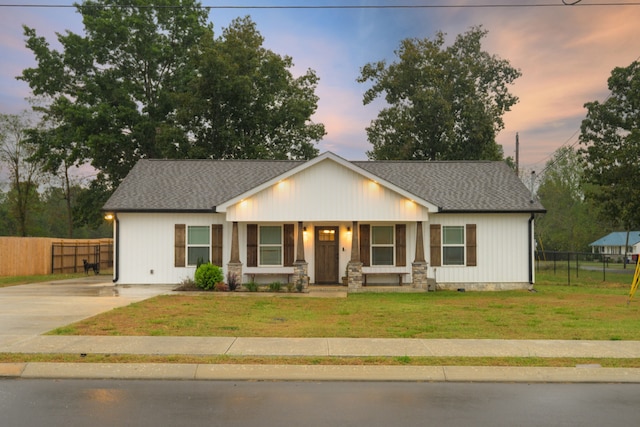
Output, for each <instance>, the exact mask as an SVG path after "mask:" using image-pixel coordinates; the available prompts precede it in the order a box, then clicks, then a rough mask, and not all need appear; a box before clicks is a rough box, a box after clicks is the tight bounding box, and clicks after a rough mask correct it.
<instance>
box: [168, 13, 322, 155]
mask: <svg viewBox="0 0 640 427" xmlns="http://www.w3.org/2000/svg"><path fill="white" fill-rule="evenodd" d="M263 43H264V38H263V37H262V35H260V33H259V32H258V30H257V29H256V24H255V23H254V22H253V21H251V19H250V18H249V17H245V18H238V19H235V20H234V21H233V22H231V24H230V25H229V27H227V28H226V29H224V30H223V32H222V36H220V37H218V38H216V39H214V38H213V33H211V34H209V35H208V36H206V37H203V39H202V42H201V44H200V49H199V51H198V54H197V55H195V56H194V57H192V62H191V64H192V65H191V66H192V67H193V69H195V70H199V73H197V74H196V73H194V74H193V75H192V77H193V78H192V79H191V80H190V81H189V86H188V88H187V91H186V92H185V93H184V94H183V96H182V97H181V100H182V102H183V104H182V105H181V107H183V109H182V111H181V112H180V115H179V117H180V119H181V120H182V121H183V123H184V124H185V126H186V127H188V128H189V130H190V131H191V132H192V134H193V135H194V136H195V141H194V142H193V144H192V146H191V147H190V148H189V151H188V152H189V157H192V158H202V157H205V158H208V157H213V158H221V159H256V158H268V159H289V158H292V159H311V158H313V157H315V156H316V155H317V154H318V150H317V149H316V148H315V147H314V146H313V144H312V141H318V140H320V139H322V137H323V136H324V134H325V130H324V125H322V124H315V123H312V122H311V121H310V120H311V116H312V115H313V114H314V112H315V111H316V108H317V102H318V97H317V96H316V95H315V93H314V92H315V89H316V86H317V84H318V80H319V79H318V77H317V76H316V74H315V72H314V71H312V70H307V72H306V74H304V75H302V76H300V77H297V78H294V77H293V75H292V74H291V71H290V69H291V68H292V67H293V61H292V59H291V58H290V57H288V56H280V55H278V54H276V53H274V52H272V51H271V50H268V49H265V48H264V47H263Z"/></svg>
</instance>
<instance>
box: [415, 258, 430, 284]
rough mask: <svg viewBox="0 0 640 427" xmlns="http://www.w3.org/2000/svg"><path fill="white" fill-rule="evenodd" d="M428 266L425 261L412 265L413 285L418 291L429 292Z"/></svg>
mask: <svg viewBox="0 0 640 427" xmlns="http://www.w3.org/2000/svg"><path fill="white" fill-rule="evenodd" d="M428 265H429V264H427V263H426V262H424V261H418V262H413V263H412V264H411V284H412V286H413V287H414V288H416V289H424V290H425V291H426V290H428V284H427V267H428Z"/></svg>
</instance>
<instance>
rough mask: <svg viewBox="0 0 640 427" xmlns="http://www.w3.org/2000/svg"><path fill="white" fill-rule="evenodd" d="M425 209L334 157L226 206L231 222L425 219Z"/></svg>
mask: <svg viewBox="0 0 640 427" xmlns="http://www.w3.org/2000/svg"><path fill="white" fill-rule="evenodd" d="M427 218H428V209H427V208H425V207H423V206H420V205H418V204H416V203H415V202H412V201H411V200H409V199H407V198H406V197H403V196H401V195H399V194H398V193H396V192H395V191H392V190H389V189H387V188H385V187H383V186H382V185H380V184H377V183H375V182H374V181H371V180H370V179H368V178H366V177H364V176H362V175H359V174H357V173H356V172H353V171H351V170H349V169H346V168H345V167H343V166H342V165H339V164H337V163H335V162H333V161H329V160H325V161H323V162H320V163H318V164H317V165H315V166H314V167H313V168H309V169H305V170H303V171H301V172H300V173H298V174H296V175H294V176H292V177H290V178H288V179H285V180H283V181H281V182H279V183H277V184H275V185H273V186H272V187H270V188H267V189H265V190H263V191H261V192H259V193H258V194H256V195H255V196H253V197H250V198H247V199H246V200H243V201H241V202H239V203H237V204H236V205H235V206H231V207H229V208H228V209H227V219H228V220H229V221H239V222H256V221H280V222H282V221H284V222H287V221H302V220H304V221H350V220H358V221H365V222H366V221H398V222H403V221H426V220H427Z"/></svg>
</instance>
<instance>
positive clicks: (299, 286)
mask: <svg viewBox="0 0 640 427" xmlns="http://www.w3.org/2000/svg"><path fill="white" fill-rule="evenodd" d="M296 289H297V290H298V292H302V290H303V289H304V281H303V280H302V279H300V280H298V283H296Z"/></svg>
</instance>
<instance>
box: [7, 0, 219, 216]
mask: <svg viewBox="0 0 640 427" xmlns="http://www.w3.org/2000/svg"><path fill="white" fill-rule="evenodd" d="M77 9H78V12H79V13H80V14H81V15H82V19H83V24H84V35H83V36H82V35H78V34H74V33H72V32H69V31H67V32H66V33H65V34H57V39H58V42H59V43H60V45H61V46H62V51H56V50H54V49H51V48H50V46H49V43H48V42H47V41H46V39H44V38H43V37H39V36H38V35H37V34H36V31H35V30H34V29H33V28H28V27H24V34H25V36H26V43H27V47H28V48H29V49H30V50H31V51H32V52H33V53H34V55H35V58H36V62H37V67H35V68H28V69H25V70H24V71H23V73H22V75H21V76H20V77H19V78H20V79H22V80H24V81H26V82H27V83H28V84H29V86H30V87H31V90H32V92H33V94H34V95H36V96H40V97H46V98H48V99H50V100H51V102H50V105H49V106H48V107H44V108H42V111H43V112H44V113H45V118H46V119H47V120H48V121H49V122H50V123H55V127H54V128H53V129H49V130H48V131H47V132H46V134H45V135H42V136H41V137H40V138H34V139H35V140H36V141H39V142H42V143H43V147H44V149H43V150H40V153H41V155H43V156H46V153H47V151H48V148H49V147H54V148H55V150H56V153H57V154H56V157H57V158H58V159H59V161H60V162H65V163H66V164H67V165H73V164H80V163H83V162H85V161H90V162H91V164H92V165H93V166H94V167H95V168H96V169H97V170H98V171H99V174H98V177H97V179H98V180H100V181H102V183H101V185H99V186H98V188H105V189H106V190H107V191H111V190H112V189H113V188H114V187H115V186H116V185H118V183H119V182H120V181H121V180H122V179H123V178H124V177H125V175H126V174H127V173H128V172H129V170H130V169H131V168H132V167H133V165H134V164H135V163H136V161H137V160H138V159H140V158H144V157H154V158H163V157H169V158H171V157H176V156H178V155H179V154H178V153H179V152H180V147H181V146H182V145H183V144H185V143H186V142H187V137H186V135H185V132H184V131H183V129H182V128H181V127H180V126H179V125H177V124H176V122H175V115H176V107H175V102H176V99H175V94H176V92H177V91H178V90H179V88H182V86H183V85H184V84H185V81H186V78H187V77H188V75H189V74H190V73H191V72H192V71H191V70H190V69H189V67H188V66H187V63H188V60H189V57H190V51H191V50H192V49H195V48H196V47H197V46H198V42H199V40H200V38H201V37H202V35H203V34H205V33H206V32H207V31H208V30H209V29H210V25H208V24H207V23H206V21H207V15H208V12H207V10H206V9H204V8H202V7H200V3H199V2H197V1H195V0H98V1H92V0H87V1H84V2H83V3H82V4H80V5H78V6H77ZM104 198H105V197H99V198H98V199H101V200H104ZM96 208H97V209H96ZM98 209H99V207H94V209H93V210H94V212H95V214H96V215H98V214H99V210H98ZM94 219H95V218H94Z"/></svg>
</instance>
